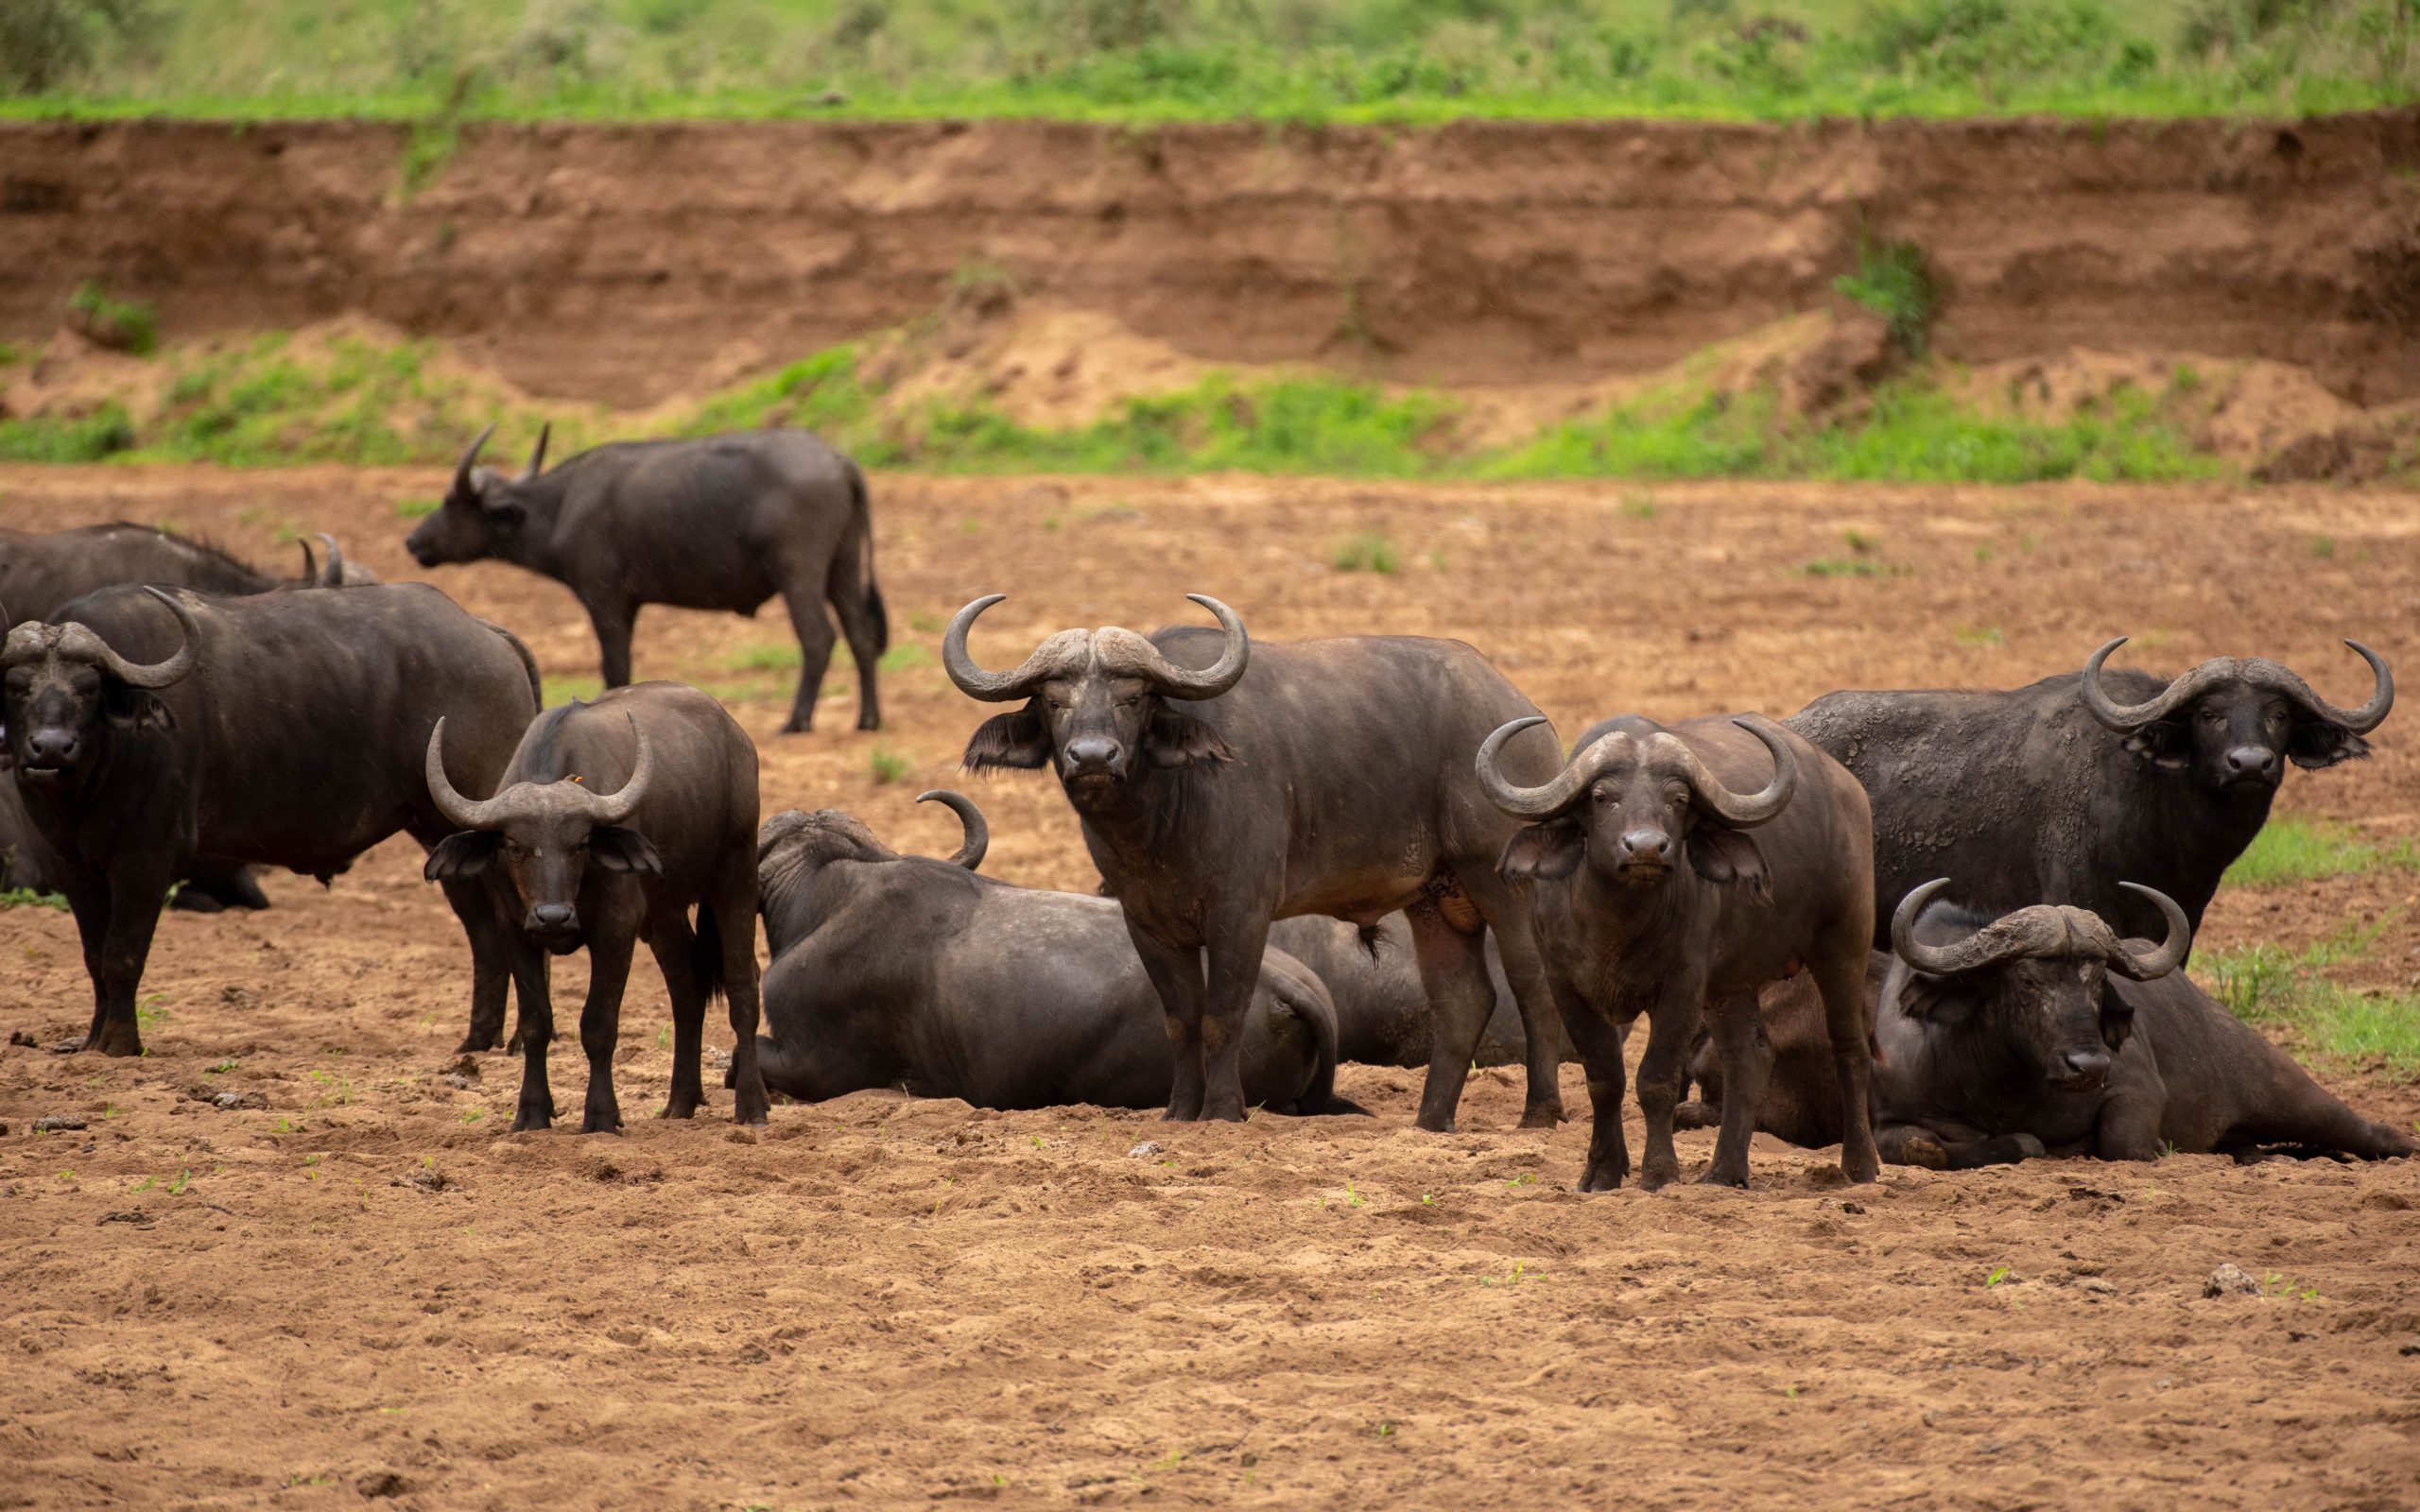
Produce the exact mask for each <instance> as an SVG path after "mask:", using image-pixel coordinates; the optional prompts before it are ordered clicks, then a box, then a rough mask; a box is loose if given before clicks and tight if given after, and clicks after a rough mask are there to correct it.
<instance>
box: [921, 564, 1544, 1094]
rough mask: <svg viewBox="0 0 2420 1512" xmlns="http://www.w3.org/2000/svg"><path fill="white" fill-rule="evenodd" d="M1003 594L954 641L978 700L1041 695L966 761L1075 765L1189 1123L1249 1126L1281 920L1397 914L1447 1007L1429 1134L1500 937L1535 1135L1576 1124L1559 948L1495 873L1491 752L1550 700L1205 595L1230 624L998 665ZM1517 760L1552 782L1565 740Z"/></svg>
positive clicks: (954, 672) (1063, 647)
mask: <svg viewBox="0 0 2420 1512" xmlns="http://www.w3.org/2000/svg"><path fill="white" fill-rule="evenodd" d="M1000 597H1001V595H999V594H994V595H992V596H990V597H987V598H979V599H977V600H976V601H975V602H974V603H972V604H969V605H967V606H966V607H965V608H964V609H962V610H959V612H958V616H957V617H956V618H955V619H953V620H952V621H951V622H950V625H949V628H948V630H947V632H946V633H945V634H944V635H943V636H942V662H943V664H944V665H945V666H946V667H947V668H948V670H949V675H950V679H951V680H952V681H954V682H956V683H957V684H958V686H959V688H960V689H962V690H963V691H965V692H966V693H967V694H968V695H970V696H974V697H977V698H980V699H983V700H985V701H987V702H992V703H1005V702H1010V701H1013V700H1017V699H1023V700H1025V703H1024V707H1023V708H1021V709H1018V710H1017V711H1016V712H1014V713H1005V714H1000V715H997V716H995V717H994V718H992V719H989V720H987V721H985V722H984V724H983V725H982V726H981V727H980V728H978V729H977V730H976V731H975V734H974V737H973V738H972V739H970V740H969V741H968V742H967V745H966V765H968V766H969V767H970V768H972V769H974V770H976V771H984V770H988V769H990V768H992V767H995V766H1006V767H1025V768H1036V767H1044V766H1050V767H1055V768H1056V769H1057V771H1058V774H1059V781H1060V785H1061V787H1062V788H1063V790H1064V792H1065V793H1066V795H1067V800H1068V802H1069V803H1070V804H1072V805H1073V806H1074V808H1075V810H1076V815H1077V817H1078V818H1079V819H1080V821H1081V824H1082V828H1083V834H1084V844H1085V846H1086V847H1087V848H1088V849H1089V850H1090V851H1091V852H1092V858H1093V862H1094V864H1095V865H1096V866H1098V868H1100V872H1101V876H1102V877H1103V879H1105V881H1106V883H1107V885H1108V888H1109V890H1110V892H1111V893H1112V894H1113V895H1114V896H1115V898H1116V900H1117V902H1118V906H1119V907H1120V908H1122V909H1123V910H1124V911H1125V916H1126V927H1127V931H1128V933H1129V934H1130V935H1132V937H1133V941H1134V948H1135V950H1136V951H1137V952H1138V953H1139V954H1141V955H1142V957H1143V966H1144V969H1145V970H1146V971H1149V972H1150V977H1151V984H1152V986H1154V987H1155V988H1158V989H1159V995H1160V1003H1161V1005H1162V1008H1163V1010H1164V1013H1165V1016H1166V1021H1167V1035H1168V1039H1169V1040H1171V1041H1172V1042H1173V1043H1174V1045H1175V1055H1176V1072H1175V1079H1174V1085H1173V1087H1172V1089H1171V1091H1170V1092H1169V1096H1168V1116H1169V1117H1170V1118H1176V1119H1192V1118H1214V1119H1240V1118H1242V1117H1243V1116H1244V1107H1245V1103H1244V1092H1243V1082H1242V1078H1241V1075H1240V1074H1239V1072H1238V1069H1237V1066H1238V1061H1237V1057H1238V1056H1239V1055H1240V1054H1241V1052H1242V1048H1243V1040H1242V1034H1241V1031H1242V1028H1243V1024H1244V1015H1245V1009H1246V1006H1247V1005H1248V1004H1249V1003H1250V1002H1251V999H1252V993H1253V983H1254V982H1255V981H1256V980H1258V977H1259V974H1260V971H1261V959H1262V955H1263V953H1264V951H1265V949H1266V947H1267V945H1268V940H1269V924H1270V920H1271V919H1272V918H1284V917H1287V916H1289V915H1294V914H1328V915H1332V916H1335V917H1337V918H1340V919H1351V920H1354V921H1356V922H1359V923H1370V922H1374V921H1375V920H1377V919H1380V918H1383V917H1384V916H1385V915H1387V914H1390V913H1392V912H1393V911H1394V910H1396V909H1398V908H1402V909H1406V910H1407V911H1408V912H1409V914H1410V917H1411V933H1412V938H1413V942H1414V950H1415V952H1416V953H1417V955H1418V957H1419V963H1420V975H1421V980H1422V982H1423V983H1424V984H1425V985H1426V988H1427V989H1428V998H1429V1002H1430V1003H1431V1004H1432V1005H1434V1008H1435V1022H1436V1030H1435V1032H1434V1034H1433V1035H1432V1037H1431V1040H1432V1042H1431V1045H1430V1053H1429V1059H1428V1076H1427V1083H1426V1087H1425V1088H1424V1089H1423V1091H1422V1093H1421V1099H1420V1116H1419V1123H1420V1126H1421V1127H1422V1128H1425V1129H1431V1130H1445V1129H1451V1128H1452V1127H1453V1126H1454V1109H1455V1106H1456V1105H1457V1104H1458V1103H1459V1102H1460V1101H1461V1091H1462V1082H1463V1080H1464V1078H1465V1077H1466V1076H1467V1075H1468V1074H1469V1072H1470V1064H1471V1056H1472V1051H1473V1049H1474V1048H1475V1047H1476V1046H1477V1045H1478V1040H1479V1035H1480V1033H1481V1032H1482V1031H1483V1030H1484V1029H1485V1028H1486V1026H1487V1019H1488V1014H1489V1011H1490V1009H1491V1008H1492V1007H1493V1006H1494V1005H1495V994H1494V992H1493V990H1492V989H1491V988H1490V987H1489V984H1488V979H1487V966H1486V959H1485V955H1484V952H1483V949H1482V942H1481V930H1482V927H1483V926H1490V927H1493V928H1494V929H1495V933H1496V936H1497V942H1498V946H1499V948H1500V950H1501V951H1502V953H1503V958H1504V968H1505V973H1506V975H1507V976H1509V977H1510V978H1511V980H1512V984H1513V992H1514V994H1515V996H1516V998H1517V999H1518V1001H1519V1005H1520V1010H1521V1021H1522V1023H1523V1025H1524V1026H1525V1028H1526V1030H1527V1033H1528V1040H1529V1066H1528V1070H1529V1100H1528V1108H1527V1110H1526V1111H1525V1112H1524V1114H1523V1116H1522V1123H1523V1125H1526V1126H1550V1125H1552V1124H1554V1123H1555V1122H1556V1121H1557V1120H1558V1119H1559V1118H1560V1117H1561V1116H1562V1101H1561V1096H1560V1091H1559V1089H1558V1087H1557V1085H1556V1063H1555V1038H1554V1035H1553V1032H1552V1029H1551V1028H1550V1026H1549V1025H1548V1024H1547V1022H1546V1018H1545V1005H1546V990H1545V985H1544V980H1543V975H1542V972H1541V971H1540V968H1539V965H1538V959H1537V950H1536V946H1535V944H1534V943H1533V942H1532V940H1531V937H1530V926H1529V922H1528V919H1527V918H1526V917H1525V915H1524V913H1523V910H1522V908H1521V904H1520V898H1519V895H1518V893H1517V891H1516V890H1515V889H1514V888H1513V886H1512V885H1509V884H1507V883H1505V882H1504V881H1502V880H1501V879H1499V878H1498V877H1497V876H1496V875H1495V856H1496V853H1497V852H1498V851H1501V850H1502V849H1503V845H1504V842H1505V840H1506V839H1507V838H1508V837H1509V836H1510V835H1511V834H1512V833H1513V825H1512V824H1511V823H1510V822H1509V821H1507V820H1505V819H1504V818H1502V817H1501V816H1498V815H1497V814H1496V813H1495V810H1494V809H1493V808H1492V807H1491V806H1490V805H1489V804H1488V802H1487V799H1486V798H1485V796H1484V795H1483V794H1482V793H1481V792H1480V790H1479V787H1478V780H1477V778H1476V777H1475V776H1474V774H1473V773H1472V771H1471V768H1470V757H1469V752H1470V751H1472V750H1473V749H1476V748H1477V747H1478V743H1479V741H1480V740H1481V739H1482V738H1483V737H1484V736H1485V734H1486V732H1487V731H1488V730H1493V729H1495V727H1496V726H1497V725H1499V724H1502V723H1503V722H1504V721H1505V720H1507V719H1517V718H1522V717H1524V716H1531V717H1534V716H1535V715H1536V714H1537V708H1536V706H1535V705H1533V704H1531V703H1530V700H1528V699H1527V698H1524V697H1522V696H1521V695H1520V693H1519V692H1518V691H1517V690H1515V689H1514V688H1513V685H1512V684H1511V683H1510V682H1507V681H1506V680H1505V679H1504V678H1503V676H1502V675H1501V674H1499V673H1498V672H1496V670H1495V668H1494V667H1492V666H1490V665H1488V663H1487V662H1486V660H1485V659H1484V658H1482V657H1481V656H1480V655H1479V654H1478V652H1477V651H1475V650H1473V649H1471V648H1470V647H1469V646H1467V645H1464V644H1461V642H1459V641H1432V640H1425V639H1420V638H1416V637H1412V636H1355V637H1345V638H1339V639H1336V640H1324V641H1308V642H1305V643H1302V644H1293V645H1288V644H1261V645H1254V644H1252V643H1251V642H1250V641H1249V640H1248V639H1247V638H1246V636H1245V634H1244V627H1243V622H1242V621H1241V620H1240V619H1238V618H1236V614H1235V611H1234V610H1230V609H1228V608H1227V607H1226V606H1225V605H1224V604H1221V603H1219V602H1218V601H1217V600H1216V599H1210V598H1204V597H1202V596H1201V595H1200V594H1194V595H1192V597H1193V601H1194V602H1195V603H1197V604H1200V605H1201V606H1202V607H1203V608H1205V609H1207V610H1210V612H1211V613H1213V614H1215V615H1216V616H1218V619H1219V626H1220V629H1219V631H1218V632H1215V633H1214V632H1211V631H1207V630H1201V629H1193V628H1179V629H1166V630H1162V631H1160V632H1159V633H1158V634H1156V635H1154V636H1151V637H1150V638H1149V639H1146V638H1144V637H1143V636H1140V635H1137V634H1135V633H1134V632H1133V631H1132V630H1127V629H1119V628H1115V627H1112V628H1108V629H1101V630H1063V631H1061V632H1059V633H1058V634H1056V635H1053V636H1051V637H1050V638H1049V639H1048V640H1046V641H1045V642H1043V643H1042V645H1041V647H1040V648H1039V649H1037V650H1036V651H1035V652H1034V653H1033V654H1032V655H1031V656H1029V657H1028V658H1027V659H1026V662H1025V664H1024V665H1022V666H1020V667H1018V668H1017V669H1016V670H1015V671H1013V672H1007V673H994V672H986V671H984V670H983V669H982V668H981V667H979V666H977V665H976V664H975V662H974V660H973V658H971V657H970V656H969V655H968V654H967V650H966V635H967V630H968V628H969V627H971V626H972V625H973V624H974V623H975V620H976V617H977V615H979V614H981V613H982V612H983V611H984V610H987V609H989V608H991V607H992V606H993V605H994V604H996V603H998V602H999V601H1000ZM1541 722H1542V721H1541ZM1516 759H1517V760H1518V762H1519V763H1520V764H1521V765H1522V766H1523V767H1524V768H1525V769H1527V770H1534V771H1537V772H1539V773H1541V774H1543V773H1545V772H1547V771H1551V770H1552V769H1553V764H1554V747H1553V739H1552V736H1551V734H1550V733H1549V732H1548V731H1546V730H1540V731H1539V732H1538V733H1537V734H1535V735H1533V736H1531V737H1530V739H1528V740H1526V741H1524V742H1522V744H1521V748H1520V750H1519V751H1518V752H1517V753H1516ZM1205 956H1206V960H1205Z"/></svg>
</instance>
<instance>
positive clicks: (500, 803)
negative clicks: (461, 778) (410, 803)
mask: <svg viewBox="0 0 2420 1512" xmlns="http://www.w3.org/2000/svg"><path fill="white" fill-rule="evenodd" d="M422 771H423V774H424V775H425V776H426V777H427V779H428V797H429V800H430V801H431V802H433V803H435V804H436V805H437V812H438V813H440V814H442V815H444V816H445V822H446V823H448V824H451V825H453V826H455V827H456V828H457V829H462V830H484V829H487V828H489V827H490V826H492V825H493V824H495V823H497V822H499V821H500V820H502V819H503V817H504V811H505V802H504V799H503V798H502V797H496V798H491V799H467V798H464V797H463V796H462V795H461V794H459V793H458V792H456V791H455V790H454V784H453V783H452V782H449V781H447V780H446V776H445V721H444V720H443V719H440V720H438V721H437V728H436V729H435V730H430V731H429V732H428V759H427V762H426V764H425V765H423V767H422Z"/></svg>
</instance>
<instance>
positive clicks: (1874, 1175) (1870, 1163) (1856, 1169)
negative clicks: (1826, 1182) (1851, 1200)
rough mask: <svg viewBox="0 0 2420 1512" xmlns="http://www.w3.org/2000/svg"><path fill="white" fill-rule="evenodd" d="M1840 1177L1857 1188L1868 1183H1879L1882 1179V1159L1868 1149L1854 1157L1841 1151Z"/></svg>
mask: <svg viewBox="0 0 2420 1512" xmlns="http://www.w3.org/2000/svg"><path fill="white" fill-rule="evenodd" d="M1841 1175H1842V1176H1844V1177H1848V1178H1849V1180H1850V1182H1851V1183H1852V1184H1854V1185H1858V1186H1863V1185H1864V1184H1865V1183H1867V1182H1869V1181H1879V1180H1881V1179H1882V1157H1881V1156H1879V1155H1876V1153H1875V1152H1874V1151H1873V1149H1872V1148H1870V1147H1869V1148H1867V1149H1865V1150H1863V1151H1860V1152H1859V1153H1858V1154H1856V1155H1850V1154H1849V1153H1848V1152H1847V1151H1845V1150H1843V1151H1842V1152H1841Z"/></svg>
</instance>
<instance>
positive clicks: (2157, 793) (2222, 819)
mask: <svg viewBox="0 0 2420 1512" xmlns="http://www.w3.org/2000/svg"><path fill="white" fill-rule="evenodd" d="M2135 790H2136V792H2137V793H2138V794H2139V795H2140V797H2141V799H2142V801H2143V805H2144V811H2146V812H2149V813H2151V814H2154V815H2156V816H2157V822H2156V823H2155V824H2153V825H2152V826H2151V827H2150V829H2149V832H2148V833H2153V834H2156V835H2159V836H2161V837H2162V839H2163V841H2164V849H2165V852H2166V853H2165V854H2163V855H2161V856H2159V857H2157V858H2156V859H2157V861H2158V862H2159V863H2160V864H2161V865H2160V868H2159V870H2158V872H2157V873H2156V874H2155V875H2151V876H2144V877H2139V878H2138V877H2124V878H2119V879H2118V880H2119V881H2125V882H2137V881H2139V882H2143V883H2146V884H2149V885H2152V886H2156V887H2158V888H2159V889H2160V890H2161V891H2162V892H2165V893H2168V894H2169V896H2170V897H2172V898H2174V899H2175V900H2176V902H2178V904H2179V905H2181V906H2182V907H2183V908H2184V910H2185V914H2186V918H2187V919H2189V920H2190V921H2191V922H2192V924H2193V927H2194V928H2196V929H2199V928H2200V927H2201V925H2202V913H2203V910H2204V909H2206V908H2207V907H2209V906H2210V899H2211V898H2212V897H2213V896H2215V895H2216V894H2217V892H2218V890H2219V879H2220V877H2221V875H2222V874H2223V873H2224V872H2225V871H2226V868H2228V867H2229V866H2230V865H2232V864H2233V863H2234V861H2235V859H2236V857H2238V856H2239V855H2241V854H2243V851H2244V848H2245V847H2247V846H2249V845H2251V844H2252V841H2253V838H2254V836H2256V835H2257V834H2258V833H2260V829H2261V826H2263V825H2265V824H2267V823H2268V822H2269V810H2270V807H2271V805H2273V804H2274V803H2275V802H2276V800H2277V790H2276V789H2275V788H2274V787H2272V788H2270V789H2269V790H2268V791H2266V792H2264V793H2261V794H2259V795H2258V796H2257V797H2256V798H2252V799H2232V798H2228V797H2226V796H2225V795H2223V794H2216V793H2212V792H2210V791H2209V790H2208V789H2206V788H2205V787H2204V786H2203V785H2202V784H2201V783H2200V782H2199V781H2198V780H2197V774H2196V773H2195V772H2194V771H2193V770H2192V769H2190V768H2187V769H2186V770H2184V771H2167V770H2163V769H2161V768H2159V767H2156V766H2153V765H2151V764H2150V763H2148V762H2145V763H2143V764H2142V767H2141V773H2140V775H2139V776H2138V778H2137V779H2136V782H2135ZM2151 859H2152V858H2150V857H2145V858H2144V860H2146V861H2148V860H2151ZM2137 864H2138V865H2139V864H2140V863H2137Z"/></svg>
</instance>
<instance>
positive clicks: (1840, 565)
mask: <svg viewBox="0 0 2420 1512" xmlns="http://www.w3.org/2000/svg"><path fill="white" fill-rule="evenodd" d="M1798 570H1799V572H1800V573H1802V574H1804V575H1805V576H1808V577H1897V576H1903V575H1904V574H1905V573H1906V572H1907V570H1908V569H1906V568H1905V567H1902V566H1899V565H1898V564H1897V563H1895V562H1887V561H1884V560H1883V559H1882V558H1879V557H1818V558H1815V559H1814V560H1812V561H1803V562H1800V563H1799V564H1798Z"/></svg>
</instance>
